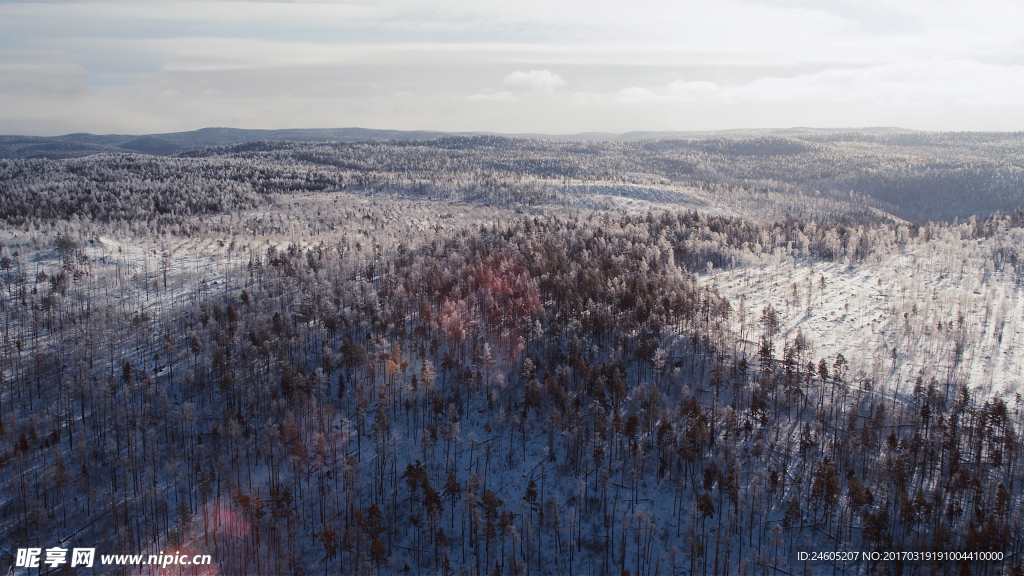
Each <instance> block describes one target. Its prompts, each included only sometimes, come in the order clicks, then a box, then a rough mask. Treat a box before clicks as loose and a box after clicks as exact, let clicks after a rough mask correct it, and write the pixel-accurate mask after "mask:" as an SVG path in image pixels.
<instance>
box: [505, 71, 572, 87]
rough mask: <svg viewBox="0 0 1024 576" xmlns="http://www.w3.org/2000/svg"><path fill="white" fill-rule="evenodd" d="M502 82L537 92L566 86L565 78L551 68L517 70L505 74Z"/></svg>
mask: <svg viewBox="0 0 1024 576" xmlns="http://www.w3.org/2000/svg"><path fill="white" fill-rule="evenodd" d="M501 83H502V84H504V85H505V86H511V87H513V88H519V89H528V90H533V91H536V92H554V91H555V89H557V88H561V87H562V86H565V80H562V77H561V76H559V75H558V74H553V73H551V71H550V70H530V71H529V72H522V71H519V70H516V71H515V72H513V73H511V74H509V75H508V76H505V79H504V80H502V82H501Z"/></svg>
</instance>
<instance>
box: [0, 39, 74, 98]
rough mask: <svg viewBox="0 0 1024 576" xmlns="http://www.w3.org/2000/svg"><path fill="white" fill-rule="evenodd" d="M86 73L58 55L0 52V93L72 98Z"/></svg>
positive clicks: (61, 54)
mask: <svg viewBox="0 0 1024 576" xmlns="http://www.w3.org/2000/svg"><path fill="white" fill-rule="evenodd" d="M87 77H88V74H87V73H86V71H85V70H83V69H82V68H81V67H80V66H78V65H76V64H75V63H74V62H72V61H71V60H70V59H69V58H68V57H67V55H66V54H63V53H60V52H40V51H17V50H0V93H2V94H22V95H27V96H52V95H73V94H78V93H80V92H81V91H82V90H84V89H85V82H86V79H87Z"/></svg>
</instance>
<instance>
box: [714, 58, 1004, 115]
mask: <svg viewBox="0 0 1024 576" xmlns="http://www.w3.org/2000/svg"><path fill="white" fill-rule="evenodd" d="M1022 93H1024V66H1017V65H1000V64H989V63H984V62H977V61H973V60H966V59H955V60H947V59H942V58H933V59H930V60H927V61H924V62H897V63H892V64H883V65H877V66H866V67H857V68H839V69H830V70H824V71H822V72H818V73H815V74H804V75H799V76H795V77H792V78H771V77H769V78H759V79H757V80H755V81H753V82H750V83H748V84H746V85H743V86H737V87H734V88H730V89H728V90H726V91H724V92H722V93H721V97H722V98H723V99H724V100H725V101H743V100H746V101H761V102H774V103H800V102H821V103H832V104H851V103H868V104H877V105H888V106H935V105H947V106H948V105H956V106H1013V105H1017V106H1019V105H1020V96H1019V95H1020V94H1022Z"/></svg>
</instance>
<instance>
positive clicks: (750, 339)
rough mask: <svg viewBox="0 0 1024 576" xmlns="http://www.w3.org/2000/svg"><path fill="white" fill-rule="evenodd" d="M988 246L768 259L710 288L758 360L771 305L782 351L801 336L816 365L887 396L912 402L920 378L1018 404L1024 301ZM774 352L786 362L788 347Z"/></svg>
mask: <svg viewBox="0 0 1024 576" xmlns="http://www.w3.org/2000/svg"><path fill="white" fill-rule="evenodd" d="M991 242H994V240H988V241H974V240H970V241H956V242H955V243H948V240H947V241H943V242H939V241H931V242H923V243H919V244H912V245H909V246H908V247H907V249H906V250H904V251H902V252H899V253H890V254H884V255H881V256H878V257H877V259H876V260H873V261H866V262H862V263H833V262H811V261H808V260H807V259H805V258H800V257H793V256H791V255H781V256H780V255H775V256H766V257H765V261H764V262H763V263H762V264H761V265H755V266H748V267H740V268H737V269H733V270H728V271H716V272H713V273H712V274H710V275H708V276H705V277H704V281H705V282H706V283H708V284H713V285H715V286H716V287H717V288H718V290H719V292H720V293H721V294H723V295H724V296H726V297H727V298H728V299H729V300H730V301H731V302H732V303H733V307H734V310H735V311H736V312H737V313H736V314H734V315H733V324H734V329H735V330H736V331H737V333H738V334H739V336H740V337H741V338H745V346H744V348H745V349H744V350H743V352H745V353H746V354H747V355H748V356H750V355H752V354H755V353H756V351H757V341H758V338H759V335H760V333H761V332H760V330H761V327H760V325H759V324H758V319H759V317H760V314H761V312H762V310H763V309H764V308H765V307H766V306H768V305H771V306H772V307H774V309H775V310H776V311H777V312H778V313H779V315H780V319H781V327H780V328H781V330H780V333H779V336H777V341H778V342H782V341H783V340H787V341H789V342H792V341H793V340H794V339H795V338H796V336H797V333H798V332H802V333H803V335H804V336H805V337H806V338H809V339H810V341H811V343H812V345H813V348H812V350H811V355H812V356H813V357H814V358H815V359H817V358H820V357H826V358H829V359H830V361H831V359H832V358H834V357H835V355H836V354H837V353H841V354H843V356H844V357H846V359H847V361H849V362H850V365H851V371H850V374H851V376H853V375H858V374H859V378H860V380H861V382H863V381H864V380H868V381H870V382H871V383H873V384H876V385H881V387H882V388H884V390H885V391H884V393H885V394H887V395H890V396H891V395H892V394H893V392H894V391H895V390H896V387H899V393H900V394H901V395H902V394H904V393H910V391H911V389H912V385H913V382H914V381H916V379H917V377H918V376H919V375H920V376H922V377H923V379H924V380H925V382H927V381H928V380H929V379H930V378H931V377H935V378H936V379H937V380H938V381H939V382H940V383H945V382H946V381H947V380H952V381H953V382H954V383H958V384H959V383H965V384H966V385H967V386H968V387H969V388H971V389H979V390H980V391H981V392H982V393H983V394H984V395H985V396H990V395H998V396H1001V397H1004V399H1011V398H1013V397H1014V396H1015V395H1016V394H1017V392H1019V391H1020V387H1021V383H1022V382H1024V354H1021V351H1020V345H1021V342H1022V339H1021V338H1022V336H1021V332H1022V329H1024V326H1022V322H1021V319H1022V318H1024V297H1022V296H1024V293H1022V292H1024V291H1022V289H1021V287H1020V286H1017V285H1016V284H1015V282H1014V279H1013V278H1011V277H1009V274H1008V273H1005V274H1004V273H1002V272H999V271H996V270H994V269H993V264H992V260H991V258H990V257H989V255H988V251H989V248H990V246H989V243H991ZM740 311H742V314H741V313H740ZM958 347H959V349H960V350H961V353H960V354H958V352H957V350H958ZM894 350H895V358H894ZM775 352H776V355H777V356H780V357H781V354H782V346H777V350H776V351H775ZM958 356H959V357H960V360H959V361H957V357H958ZM908 382H909V383H910V385H907V383H908Z"/></svg>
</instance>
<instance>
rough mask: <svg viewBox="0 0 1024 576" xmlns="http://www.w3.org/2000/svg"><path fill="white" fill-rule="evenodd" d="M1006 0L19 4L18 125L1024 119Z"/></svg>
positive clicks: (985, 122)
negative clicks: (927, 0) (928, 0)
mask: <svg viewBox="0 0 1024 576" xmlns="http://www.w3.org/2000/svg"><path fill="white" fill-rule="evenodd" d="M1021 22H1024V3H1021V2H1012V1H1010V0H1006V1H1000V2H988V1H984V0H971V1H945V2H924V1H920V2H919V1H913V0H901V1H900V2H892V1H879V2H873V1H867V0H865V1H841V0H834V1H833V0H827V1H826V0H808V1H798V0H792V1H782V0H779V1H761V2H756V1H738V0H714V1H705V2H688V1H680V0H673V1H645V0H631V1H616V2H601V1H597V0H588V1H585V2H574V1H562V0H546V1H540V2H532V1H516V2H503V1H500V0H487V1H479V0H477V1H473V2H441V1H434V0H415V1H413V0H407V1H402V2H388V1H372V2H315V1H294V2H264V1H224V2H215V1H209V0H205V1H202V2H161V1H159V0H149V1H145V2H132V1H126V0H122V1H115V2H87V1H72V2H46V1H32V2H3V1H0V134H26V135H57V134H66V133H72V132H91V133H98V134H109V133H119V134H147V133H160V132H176V131H185V130H194V129H198V128H203V127H210V126H228V127H236V128H271V129H276V128H339V127H363V128H382V129H400V130H443V131H488V132H503V133H548V134H572V133H579V132H615V133H621V132H628V131H637V130H645V131H646V130H657V131H660V130H685V131H691V130H692V131H703V130H722V129H734V128H787V127H822V128H826V127H874V126H896V127H902V128H910V129H919V130H986V131H1019V130H1024V33H1021V31H1020V23H1021Z"/></svg>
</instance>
